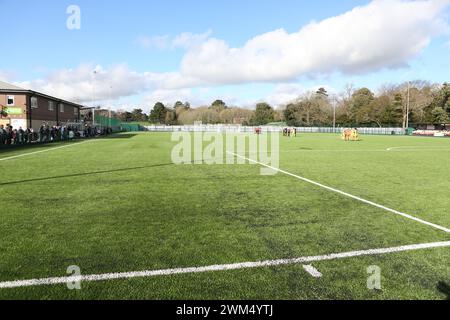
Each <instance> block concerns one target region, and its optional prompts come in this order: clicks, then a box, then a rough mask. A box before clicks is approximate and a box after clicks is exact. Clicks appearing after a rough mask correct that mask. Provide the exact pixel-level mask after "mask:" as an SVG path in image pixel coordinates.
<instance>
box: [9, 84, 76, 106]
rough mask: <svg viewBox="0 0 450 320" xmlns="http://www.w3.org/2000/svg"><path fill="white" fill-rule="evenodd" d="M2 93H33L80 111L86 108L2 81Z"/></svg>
mask: <svg viewBox="0 0 450 320" xmlns="http://www.w3.org/2000/svg"><path fill="white" fill-rule="evenodd" d="M2 91H3V92H7V93H8V91H10V92H11V93H16V92H21V93H22V92H24V93H31V94H33V95H38V96H41V97H45V98H49V99H52V100H53V99H54V100H57V101H61V102H63V103H68V104H71V105H74V106H77V107H78V108H79V109H82V108H84V106H83V105H81V104H79V103H76V102H71V101H67V100H64V99H60V98H56V97H53V96H50V95H48V94H45V93H41V92H37V91H33V90H28V89H24V88H21V87H18V86H15V85H13V84H10V83H7V82H4V81H0V92H2Z"/></svg>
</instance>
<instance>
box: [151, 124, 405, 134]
mask: <svg viewBox="0 0 450 320" xmlns="http://www.w3.org/2000/svg"><path fill="white" fill-rule="evenodd" d="M144 128H145V130H146V131H151V132H176V131H185V132H236V133H237V132H254V131H255V128H256V127H247V126H238V125H206V124H205V125H187V126H147V127H144ZM260 128H261V129H262V131H263V132H282V131H283V128H285V127H278V126H261V127H260ZM286 128H293V127H286ZM296 129H297V132H299V133H302V132H303V133H342V132H343V130H344V129H345V128H332V127H297V128H296ZM358 131H359V133H360V134H374V135H404V134H405V130H404V129H402V128H358Z"/></svg>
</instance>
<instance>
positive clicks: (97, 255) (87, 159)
mask: <svg viewBox="0 0 450 320" xmlns="http://www.w3.org/2000/svg"><path fill="white" fill-rule="evenodd" d="M362 139H363V140H362V141H358V142H345V141H342V140H341V139H340V137H339V136H338V135H331V134H300V135H299V137H297V138H286V137H280V168H281V169H283V170H286V171H288V172H291V173H293V174H296V175H299V176H302V177H306V178H309V179H312V180H314V181H317V182H320V183H322V184H325V185H327V186H330V187H333V188H337V189H339V190H342V191H345V192H348V193H351V194H353V195H356V196H359V197H361V198H364V199H367V200H370V201H374V202H376V203H378V204H381V205H384V206H387V207H389V208H392V209H395V210H399V211H402V212H405V213H408V214H411V215H413V216H416V217H418V218H421V219H424V220H427V221H429V222H432V223H435V224H438V225H441V226H444V227H446V228H450V209H449V208H450V196H449V191H450V182H449V177H450V165H449V162H448V159H449V156H450V139H439V138H416V137H398V136H392V137H391V136H363V137H362ZM175 144H176V143H175V142H172V141H171V135H170V133H133V134H120V135H116V136H113V137H110V138H105V139H98V140H94V141H89V142H86V143H81V144H79V145H73V146H70V147H67V148H61V149H57V150H53V151H50V152H43V153H37V154H32V155H27V156H23V157H19V158H13V159H9V160H4V161H1V159H2V158H7V157H10V156H16V155H20V154H26V153H30V152H35V151H40V150H46V149H49V150H50V149H52V148H55V147H58V146H61V144H58V145H56V144H55V145H48V146H36V147H26V148H23V149H17V148H15V149H10V150H2V151H0V170H1V171H2V180H1V182H0V206H1V211H0V214H1V219H0V282H4V281H11V280H25V279H34V278H47V277H55V276H66V275H67V274H66V269H67V267H68V266H71V265H77V266H79V267H80V268H81V271H82V273H83V274H86V275H87V274H101V273H111V272H125V271H140V270H156V269H166V268H178V267H194V266H207V265H214V264H229V263H237V262H246V261H259V260H266V259H279V258H295V257H302V256H311V255H321V254H330V253H339V252H346V251H352V250H363V249H372V248H384V247H392V246H401V245H408V244H417V243H427V242H437V241H450V234H448V233H445V232H443V231H441V230H438V229H434V228H432V227H430V226H427V225H423V224H420V223H418V222H416V221H412V220H409V219H406V218H404V217H401V216H398V215H395V214H393V213H390V212H387V211H384V210H382V209H379V208H376V207H373V206H369V205H367V204H364V203H361V202H359V201H356V200H354V199H351V198H348V197H344V196H342V195H340V194H337V193H333V192H330V191H328V190H326V189H323V188H319V187H317V186H314V185H312V184H308V183H306V182H304V181H301V180H298V179H296V178H293V177H291V176H288V175H285V174H282V173H278V174H276V175H273V176H263V175H260V166H258V165H251V164H245V165H206V164H190V165H175V164H173V163H172V160H171V151H172V148H173V146H174V145H175ZM392 148H393V149H392ZM387 149H390V151H388V150H387ZM313 265H314V266H315V267H316V268H317V269H318V270H320V272H321V273H322V274H323V276H322V277H321V278H319V279H316V278H313V277H312V276H311V275H309V274H308V273H306V272H305V271H304V270H303V268H302V266H301V265H288V266H278V267H269V268H255V269H242V270H234V271H218V272H208V273H201V274H184V275H171V276H160V277H152V278H136V279H126V280H110V281H101V282H83V283H82V289H81V290H69V289H68V288H67V287H66V285H64V284H58V285H52V286H38V287H23V288H15V289H0V299H13V298H15V299H448V298H449V296H450V292H449V290H448V288H449V286H450V248H448V247H447V248H440V249H427V250H420V251H410V252H402V253H395V254H386V255H379V256H367V257H353V258H348V259H341V260H333V261H320V262H316V263H313ZM372 265H377V266H379V267H380V268H381V275H382V288H381V290H376V291H373V290H369V289H367V286H366V283H367V277H368V276H369V274H368V273H367V267H369V266H372Z"/></svg>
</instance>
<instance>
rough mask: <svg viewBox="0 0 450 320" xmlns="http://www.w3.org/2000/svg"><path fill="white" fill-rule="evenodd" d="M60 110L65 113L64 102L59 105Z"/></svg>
mask: <svg viewBox="0 0 450 320" xmlns="http://www.w3.org/2000/svg"><path fill="white" fill-rule="evenodd" d="M59 112H61V113H64V104H62V103H61V104H60V105H59Z"/></svg>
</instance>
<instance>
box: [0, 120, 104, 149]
mask: <svg viewBox="0 0 450 320" xmlns="http://www.w3.org/2000/svg"><path fill="white" fill-rule="evenodd" d="M82 129H83V130H81V128H80V126H70V125H68V126H49V125H48V124H45V123H43V124H42V125H41V126H40V127H39V130H37V131H35V130H33V128H26V129H23V128H22V127H19V128H14V127H13V126H11V125H0V147H3V146H7V145H24V144H31V143H45V142H52V141H64V140H72V139H75V138H81V137H85V138H92V137H96V136H99V135H105V134H110V133H112V130H111V129H110V128H101V129H100V128H97V127H93V126H90V125H87V124H86V125H85V126H84V128H82Z"/></svg>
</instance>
